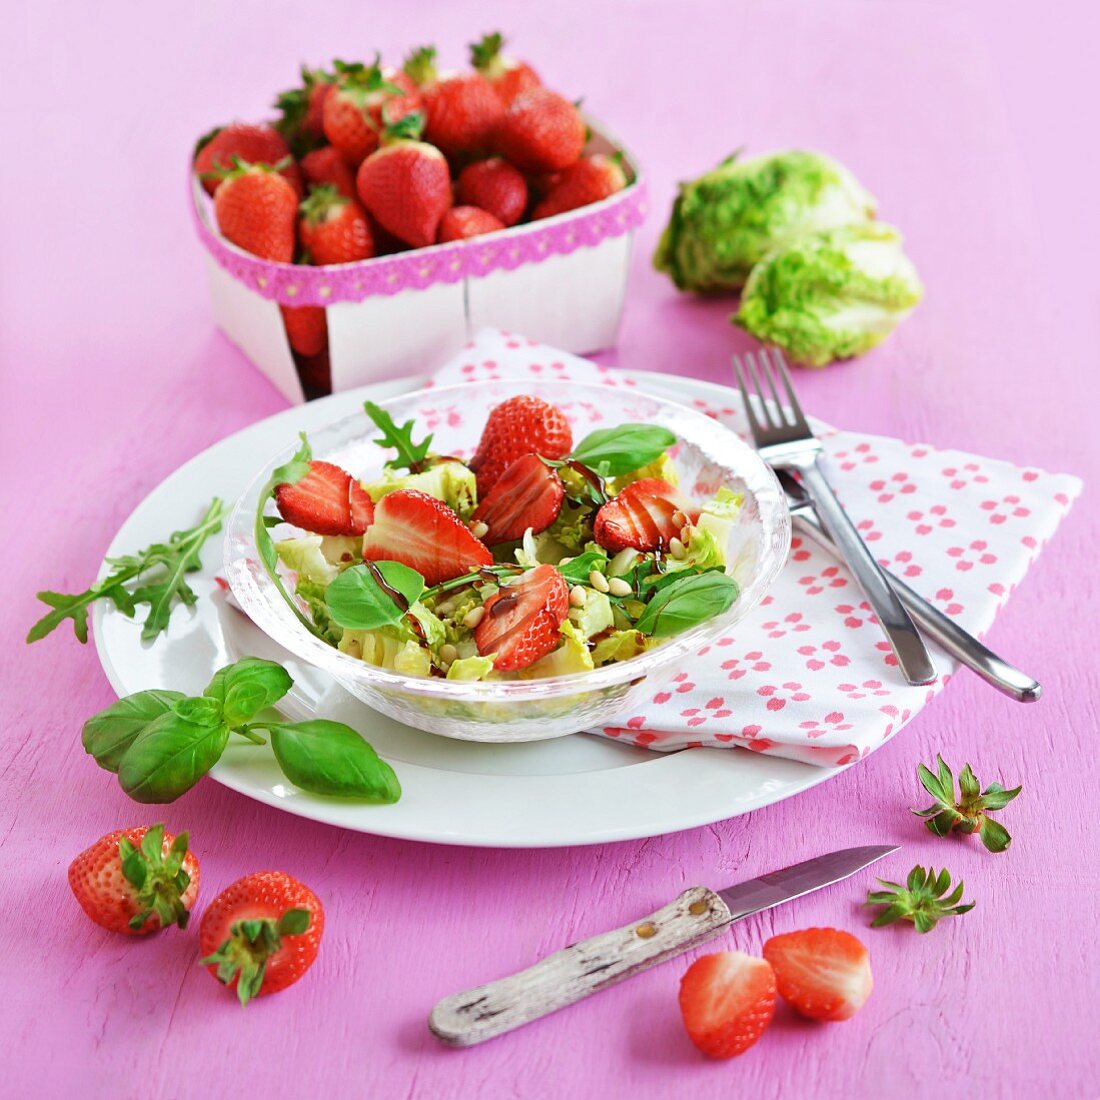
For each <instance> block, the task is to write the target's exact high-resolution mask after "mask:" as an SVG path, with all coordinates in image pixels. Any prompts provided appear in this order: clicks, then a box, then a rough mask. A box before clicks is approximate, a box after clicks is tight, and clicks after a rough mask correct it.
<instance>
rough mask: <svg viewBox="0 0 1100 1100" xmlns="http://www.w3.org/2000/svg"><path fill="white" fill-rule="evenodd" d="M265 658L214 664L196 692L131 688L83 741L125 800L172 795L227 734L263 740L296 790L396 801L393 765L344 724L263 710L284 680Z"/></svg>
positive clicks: (200, 772)
mask: <svg viewBox="0 0 1100 1100" xmlns="http://www.w3.org/2000/svg"><path fill="white" fill-rule="evenodd" d="M292 684H293V681H292V680H291V678H290V675H289V673H288V672H287V671H286V669H284V668H283V667H282V666H281V665H278V664H276V663H275V662H274V661H264V660H261V659H260V658H258V657H245V658H243V659H242V660H240V661H237V662H235V663H234V664H231V665H226V666H225V667H224V668H222V669H219V670H218V671H217V672H216V673H215V674H214V678H213V679H212V680H211V681H210V683H209V684H208V685H207V687H206V689H205V691H204V692H203V694H202V695H200V696H194V697H188V696H186V695H183V694H181V693H180V692H177V691H160V690H154V691H140V692H138V693H137V694H136V695H128V696H126V697H125V698H122V699H119V700H118V702H116V703H112V704H111V706H109V707H107V708H106V709H105V710H102V711H100V712H99V713H98V714H96V715H94V716H93V717H91V718H89V719H88V721H87V722H85V723H84V729H83V732H82V735H81V740H82V742H83V744H84V749H85V751H86V752H88V753H89V754H90V755H91V756H93V757H94V758H95V761H96V763H97V764H98V765H99V766H100V767H101V768H104V769H106V770H107V771H112V772H117V773H118V781H119V785H120V786H121V787H122V789H123V790H124V791H125V792H126V793H127V794H128V795H129V796H130V797H131V798H132V799H134V801H135V802H145V803H159V802H172V801H174V800H175V799H177V798H179V797H180V795H182V794H185V793H186V792H187V791H189V790H190V789H191V788H192V787H193V786H194V785H195V784H196V783H197V782H198V781H199V780H200V779H201V778H202V777H203V776H204V775H206V773H207V772H209V771H210V769H211V768H212V767H213V766H214V765H215V764H216V763H217V762H218V760H219V759H220V758H221V755H222V753H223V752H224V751H225V747H226V745H227V744H228V743H229V739H230V737H231V736H239V737H242V738H244V739H245V740H246V741H251V742H252V743H253V744H260V745H262V744H265V743H266V741H265V739H264V737H263V736H262V735H261V732H260V731H266V732H267V733H268V734H269V735H270V737H271V747H272V749H273V751H274V753H275V759H276V760H277V761H278V763H279V766H280V768H282V770H283V773H284V774H285V775H286V777H287V778H288V779H289V780H290V781H291V782H292V783H294V784H295V785H296V786H298V787H301V788H302V790H304V791H310V792H312V793H314V794H325V795H340V796H341V797H344V798H358V799H362V800H364V801H367V802H396V801H397V800H398V798H400V797H401V785H400V783H398V780H397V776H396V775H395V774H394V772H393V769H392V768H391V767H390V766H389V764H387V763H386V762H385V761H384V760H382V759H381V758H380V757H379V756H378V754H377V753H376V752H375V751H374V749H373V748H371V746H370V745H369V744H368V743H367V742H366V741H364V740H363V738H362V737H361V736H360V735H359V734H358V733H356V732H355V730H353V729H352V728H351V727H350V726H345V725H344V724H343V723H341V722H331V721H328V720H320V719H315V720H313V721H308V722H284V721H282V719H281V718H280V717H279V715H278V714H277V713H276V712H274V711H271V710H269V709H268V708H270V707H271V706H272V704H274V703H276V702H278V700H279V699H281V698H282V697H283V696H284V695H285V694H286V693H287V692H288V691H289V690H290V688H291V686H292Z"/></svg>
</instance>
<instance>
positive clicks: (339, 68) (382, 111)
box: [324, 57, 423, 168]
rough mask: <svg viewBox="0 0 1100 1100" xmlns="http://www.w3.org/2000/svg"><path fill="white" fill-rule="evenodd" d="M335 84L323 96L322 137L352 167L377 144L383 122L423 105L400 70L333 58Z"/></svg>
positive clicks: (402, 116)
mask: <svg viewBox="0 0 1100 1100" xmlns="http://www.w3.org/2000/svg"><path fill="white" fill-rule="evenodd" d="M333 67H334V69H335V77H336V85H335V87H334V88H333V89H332V91H331V92H330V93H329V94H328V95H327V96H326V97H325V104H324V128H325V137H327V138H328V140H329V141H330V142H332V145H333V147H334V148H335V149H336V150H337V151H338V152H339V153H340V155H341V156H342V157H343V158H344V160H345V161H346V162H347V163H348V164H349V165H350V166H351V167H352V168H358V167H359V165H360V164H362V163H363V161H364V160H365V159H366V158H367V157H369V156H370V155H371V153H373V152H374V151H375V150H376V149H377V148H378V142H379V136H380V134H381V133H382V130H383V129H384V128H385V126H386V124H389V123H394V122H397V121H398V120H399V119H402V118H404V117H405V116H406V115H408V114H411V113H412V112H414V111H418V110H420V109H421V107H422V106H423V101H422V99H421V97H420V93H419V92H418V91H417V88H416V85H415V84H413V82H412V81H411V80H410V79H409V78H408V77H407V76H406V75H405V74H404V73H403V72H401V71H400V70H397V69H390V68H383V67H382V66H381V65H380V64H379V63H378V58H377V57H376V58H375V60H374V63H373V64H372V65H363V64H360V63H358V62H356V63H354V64H348V63H346V62H343V61H334V62H333Z"/></svg>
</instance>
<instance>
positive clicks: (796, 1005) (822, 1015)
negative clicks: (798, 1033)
mask: <svg viewBox="0 0 1100 1100" xmlns="http://www.w3.org/2000/svg"><path fill="white" fill-rule="evenodd" d="M764 958H766V959H767V960H768V962H770V963H771V965H772V969H773V970H774V971H775V980H776V983H777V985H778V986H779V994H780V996H781V997H782V998H783V1000H785V1001H786V1002H787V1003H788V1004H789V1005H790V1006H791V1008H793V1009H794V1010H795V1011H796V1012H798V1013H800V1014H801V1015H803V1016H807V1017H809V1018H810V1019H811V1020H849V1019H851V1018H852V1017H853V1016H854V1015H855V1014H856V1013H857V1012H858V1011H859V1010H860V1009H861V1008H862V1007H863V1005H864V1003H865V1002H866V1000H867V998H868V997H870V996H871V985H872V981H871V957H870V955H868V953H867V948H866V947H864V946H863V944H862V943H860V941H859V940H857V939H856V938H855V936H853V935H851V933H849V932H840V931H838V930H837V929H836V928H805V929H803V930H802V931H800V932H788V933H787V934H786V935H783V936H772V938H771V939H770V940H768V942H767V943H766V944H764Z"/></svg>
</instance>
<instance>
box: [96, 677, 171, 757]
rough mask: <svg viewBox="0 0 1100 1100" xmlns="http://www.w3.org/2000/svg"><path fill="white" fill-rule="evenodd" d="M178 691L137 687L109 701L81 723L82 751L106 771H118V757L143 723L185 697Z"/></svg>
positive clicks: (149, 723)
mask: <svg viewBox="0 0 1100 1100" xmlns="http://www.w3.org/2000/svg"><path fill="white" fill-rule="evenodd" d="M185 698H186V696H185V695H184V694H183V693H182V692H179V691H159V690H155V689H154V690H152V691H139V692H137V694H135V695H127V696H125V697H124V698H122V699H119V700H118V702H116V703H112V704H111V705H110V706H109V707H107V708H106V709H105V710H101V711H100V712H99V713H98V714H96V715H93V717H91V718H89V719H88V721H87V722H85V723H84V729H83V730H82V731H81V741H82V742H83V745H84V751H85V752H87V753H89V754H90V755H91V756H93V757H94V758H95V762H96V763H97V764H98V765H99V766H100V767H101V768H104V769H106V770H107V771H109V772H117V771H118V765H119V761H120V760H121V759H122V756H123V754H124V753H125V752H126V750H127V749H128V748H129V747H130V746H131V745H132V744H133V743H134V742H135V741H136V740H137V738H138V737H139V736H140V735H141V733H142V732H143V731H144V730H145V729H146V727H148V726H150V725H152V724H153V722H154V721H155V720H156V719H157V718H160V717H161V715H163V714H166V713H167V712H168V711H170V710H171V709H172V707H173V706H174V705H175V704H176V703H179V702H181V701H182V700H183V699H185Z"/></svg>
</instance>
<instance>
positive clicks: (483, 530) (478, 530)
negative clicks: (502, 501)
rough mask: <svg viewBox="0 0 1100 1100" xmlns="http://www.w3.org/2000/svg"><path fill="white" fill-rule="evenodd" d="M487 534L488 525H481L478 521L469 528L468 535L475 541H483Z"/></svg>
mask: <svg viewBox="0 0 1100 1100" xmlns="http://www.w3.org/2000/svg"><path fill="white" fill-rule="evenodd" d="M488 533H489V525H488V524H487V523H482V522H481V520H478V521H477V523H475V524H474V525H473V526H472V527H471V528H470V534H471V535H473V536H474V538H475V539H483V538H485V536H486V535H487V534H488Z"/></svg>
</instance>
